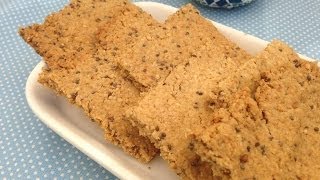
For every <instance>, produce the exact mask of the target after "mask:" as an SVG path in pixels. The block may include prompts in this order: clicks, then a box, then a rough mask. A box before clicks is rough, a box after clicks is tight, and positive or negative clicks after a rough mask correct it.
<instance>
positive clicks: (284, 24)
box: [0, 0, 320, 179]
mask: <svg viewBox="0 0 320 180" xmlns="http://www.w3.org/2000/svg"><path fill="white" fill-rule="evenodd" d="M0 2H1V3H0V8H1V9H0V179H3V178H7V179H35V178H37V177H38V178H40V179H52V178H57V179H79V178H83V179H116V177H115V176H113V175H112V174H111V173H110V172H108V171H107V170H105V169H103V168H102V167H101V166H99V165H98V164H97V163H95V162H94V161H92V160H91V159H89V158H88V157H87V156H86V155H84V154H83V153H81V152H80V151H78V150H77V149H76V148H75V147H73V146H72V145H70V144H69V143H67V142H66V141H65V140H63V139H62V138H60V137H59V136H58V135H56V134H55V133H54V132H52V131H51V130H50V129H48V128H47V127H46V126H45V125H43V124H42V123H41V122H40V121H39V120H38V118H37V117H36V116H35V115H34V114H33V113H32V112H31V110H30V109H29V107H28V105H27V102H26V99H25V95H24V87H25V83H26V79H27V77H28V75H29V73H30V72H31V70H32V69H33V68H34V67H35V65H36V64H37V63H38V62H39V61H40V60H41V58H40V57H39V56H38V55H37V54H36V53H35V52H34V51H33V50H32V49H31V48H30V47H29V46H28V45H26V44H25V43H24V42H23V40H22V39H21V38H20V37H19V35H18V33H17V32H18V27H20V26H25V25H28V24H31V23H34V22H42V21H43V19H44V17H45V16H47V15H48V14H49V13H50V12H53V11H57V10H58V9H60V8H62V7H63V6H64V5H65V4H66V3H67V0H50V1H42V0H9V1H8V0H2V1H0ZM157 2H161V3H165V4H169V5H172V6H175V7H179V6H181V5H183V4H186V3H188V2H191V0H189V1H188V0H176V1H171V0H157ZM196 5H198V4H196ZM199 8H200V10H201V11H202V13H203V15H204V16H206V17H208V18H210V19H214V20H215V21H217V22H220V23H222V24H225V25H227V26H231V27H233V28H235V29H238V30H241V31H244V32H246V33H248V34H252V35H255V36H257V37H260V38H262V39H265V40H268V41H270V40H272V39H274V38H277V39H281V40H284V41H286V42H287V43H289V44H290V45H292V46H293V47H294V48H295V49H296V50H297V51H298V52H300V53H301V54H305V55H307V56H309V57H312V58H315V59H320V19H319V18H318V17H320V11H319V9H320V3H319V2H317V1H314V0H306V1H304V2H303V3H300V2H299V1H278V0H256V1H254V2H253V3H251V4H249V5H248V6H244V7H241V8H236V9H233V10H217V9H210V8H206V7H203V6H200V7H199Z"/></svg>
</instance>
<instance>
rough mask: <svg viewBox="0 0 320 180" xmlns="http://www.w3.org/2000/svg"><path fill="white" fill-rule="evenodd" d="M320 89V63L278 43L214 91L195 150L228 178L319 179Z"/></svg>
mask: <svg viewBox="0 0 320 180" xmlns="http://www.w3.org/2000/svg"><path fill="white" fill-rule="evenodd" d="M319 88H320V71H319V68H318V67H317V65H316V64H315V63H311V62H307V61H304V60H302V59H300V58H299V57H298V55H297V54H296V53H294V52H293V50H292V49H291V48H289V47H288V46H287V45H286V44H284V43H282V42H280V41H274V42H272V43H271V44H270V45H269V46H268V47H267V48H266V49H265V50H264V52H262V53H261V54H260V55H259V56H258V57H256V58H254V59H252V60H250V61H248V62H247V63H245V64H244V65H243V66H242V67H240V68H239V70H238V71H237V72H235V73H233V74H232V75H231V76H230V77H229V78H227V79H226V80H225V81H222V82H221V83H219V85H218V86H217V88H215V89H213V91H212V94H211V98H212V99H211V101H212V109H213V113H212V114H213V116H214V117H213V118H212V124H211V125H209V126H207V127H204V128H203V129H201V130H200V133H195V134H194V135H193V136H192V139H193V142H192V143H191V144H192V149H193V150H194V151H196V153H197V154H198V155H200V156H201V158H202V160H204V161H206V162H210V163H211V165H212V167H211V169H212V172H213V174H214V175H216V174H217V176H220V178H222V179H225V178H226V179H239V178H240V179H319V178H320V174H319V172H320V165H319V162H320V151H319V150H318V148H319V146H320V140H319V139H320V132H319V128H320V101H319V98H320V91H319ZM218 174H219V175H218ZM221 174H222V176H221Z"/></svg>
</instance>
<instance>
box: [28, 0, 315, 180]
mask: <svg viewBox="0 0 320 180" xmlns="http://www.w3.org/2000/svg"><path fill="white" fill-rule="evenodd" d="M134 4H136V5H137V6H139V7H142V8H143V7H148V6H157V7H158V8H162V9H165V10H166V11H170V12H171V11H172V12H175V11H177V10H178V8H175V7H173V6H170V5H167V4H163V3H158V2H152V1H141V2H135V3H134ZM208 20H210V19H208ZM210 21H211V22H212V23H213V24H214V25H215V26H216V27H217V28H218V29H225V30H227V31H230V32H236V33H242V34H243V35H245V36H246V38H251V39H252V40H253V41H255V42H257V43H260V44H261V45H263V46H265V45H266V44H267V43H268V41H265V40H262V39H260V38H258V37H255V36H252V35H249V34H246V33H244V32H242V31H239V30H236V29H234V28H232V27H228V26H226V25H223V24H220V23H218V22H214V21H212V20H210ZM299 56H300V57H301V58H303V59H306V60H308V61H315V60H314V59H311V58H308V57H306V56H304V55H301V54H299ZM319 65H320V62H319ZM44 66H45V63H44V61H43V60H42V61H40V62H39V63H38V64H37V65H36V66H35V68H34V69H33V70H32V71H31V73H30V74H29V76H28V78H27V82H26V86H25V96H26V99H27V103H28V105H29V107H30V109H31V110H32V111H33V113H34V114H35V115H36V116H37V117H38V119H39V120H40V121H41V122H43V123H44V124H45V125H46V126H48V127H49V128H50V129H51V130H52V131H54V132H55V133H57V134H58V135H59V136H60V137H62V138H63V139H65V140H66V141H67V142H69V143H70V144H72V145H73V146H75V147H76V148H77V149H78V150H80V151H81V152H83V153H84V154H85V155H87V156H88V157H90V158H91V159H92V160H94V161H95V162H97V163H98V164H99V165H101V166H102V167H104V168H105V169H107V170H108V171H109V172H111V173H112V174H113V175H114V176H117V177H118V178H120V179H130V180H131V179H133V180H134V179H141V177H140V176H139V175H136V174H134V173H132V172H131V171H129V170H128V169H126V168H124V167H123V166H119V165H118V166H117V164H118V163H117V161H116V159H115V158H110V157H109V156H107V155H106V154H105V153H103V152H101V151H99V150H97V149H96V148H95V146H94V145H93V144H94V143H92V142H91V143H88V142H86V141H85V140H83V138H81V136H87V137H89V136H88V135H86V134H85V133H83V132H81V131H80V130H78V129H76V128H73V127H71V126H63V125H61V124H60V125H59V123H56V122H55V121H56V119H54V118H52V117H51V116H50V114H49V113H47V112H43V111H41V107H40V105H39V104H38V103H37V101H36V96H35V95H34V94H32V91H30V90H31V89H32V87H33V86H34V85H35V83H38V82H37V79H38V75H39V73H40V72H41V70H42V68H43V67H44ZM70 129H73V131H70ZM75 141H77V142H75ZM96 145H99V144H96ZM100 156H103V158H98V157H100Z"/></svg>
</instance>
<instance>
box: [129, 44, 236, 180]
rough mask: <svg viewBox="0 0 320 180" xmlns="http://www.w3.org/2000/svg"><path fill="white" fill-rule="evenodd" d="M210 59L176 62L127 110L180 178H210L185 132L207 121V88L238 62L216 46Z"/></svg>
mask: <svg viewBox="0 0 320 180" xmlns="http://www.w3.org/2000/svg"><path fill="white" fill-rule="evenodd" d="M204 48H208V49H210V50H214V51H215V52H216V53H215V55H214V56H212V57H210V58H203V57H204V56H202V58H199V57H191V58H190V60H189V62H187V63H185V64H183V65H179V66H177V67H176V69H175V70H174V71H172V73H171V74H170V75H169V76H168V77H167V78H166V80H165V81H164V82H162V83H161V84H159V85H157V86H156V87H154V88H152V89H151V90H150V91H149V92H148V93H147V94H146V96H145V97H144V98H143V99H142V100H141V101H140V102H139V105H138V106H137V107H135V108H133V109H131V110H129V111H128V117H129V119H130V120H131V121H132V123H133V124H134V125H135V126H137V127H138V128H139V130H140V133H141V134H142V135H145V136H147V137H149V138H150V139H151V141H152V142H154V143H155V145H156V147H158V148H159V149H160V154H161V156H162V157H163V158H164V159H165V160H166V161H167V162H168V163H169V165H170V166H171V167H172V168H173V169H175V171H176V172H177V173H178V175H180V176H181V177H182V178H183V179H212V178H214V177H213V175H212V173H211V171H210V166H209V164H208V163H206V162H202V161H201V160H200V157H199V156H197V155H196V154H195V153H194V151H192V150H190V144H189V143H188V135H190V134H191V133H192V132H193V131H194V130H195V129H198V128H201V127H202V126H206V125H207V124H210V121H211V120H212V118H213V116H212V110H211V109H210V108H209V107H208V103H210V102H209V100H210V96H209V94H210V90H211V89H212V88H213V87H214V86H215V85H216V84H217V83H218V82H219V81H221V80H222V79H223V78H224V77H225V76H226V75H227V74H229V73H231V72H233V71H235V70H236V68H237V63H235V62H234V61H233V60H232V59H230V58H226V57H225V56H224V54H223V53H222V52H220V53H218V52H219V51H221V50H220V49H219V48H218V47H216V48H214V47H205V46H204Z"/></svg>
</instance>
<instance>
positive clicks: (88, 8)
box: [21, 0, 158, 162]
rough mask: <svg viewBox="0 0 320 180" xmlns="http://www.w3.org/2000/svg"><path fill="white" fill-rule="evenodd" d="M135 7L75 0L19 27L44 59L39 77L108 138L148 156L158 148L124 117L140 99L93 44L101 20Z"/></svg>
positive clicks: (147, 158)
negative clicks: (37, 22) (37, 21)
mask: <svg viewBox="0 0 320 180" xmlns="http://www.w3.org/2000/svg"><path fill="white" fill-rule="evenodd" d="M126 9H129V10H126ZM137 11H139V12H141V13H143V12H142V11H141V10H140V9H139V8H138V7H136V6H134V5H133V4H131V3H128V2H126V1H112V0H111V1H96V0H83V1H74V2H72V3H71V4H70V5H69V6H67V7H66V8H64V9H63V10H61V11H60V12H58V13H56V14H53V15H51V16H49V17H48V18H47V19H46V21H45V22H44V24H42V25H34V26H31V27H28V28H26V29H22V30H21V35H22V36H23V37H24V39H25V40H26V41H27V42H28V43H29V44H31V45H32V46H33V47H34V48H35V49H36V51H37V52H39V54H40V55H42V56H43V58H44V60H45V61H46V63H47V65H48V67H47V68H46V69H44V70H43V72H42V73H41V74H40V77H39V82H40V83H42V84H44V85H45V86H48V87H50V88H52V89H54V90H55V91H56V92H58V93H59V94H61V95H63V96H65V97H67V98H68V100H69V101H70V102H72V103H74V104H76V105H78V106H79V107H81V108H82V109H83V110H84V111H85V112H86V114H87V115H88V116H89V117H90V118H91V119H92V120H93V121H95V122H97V123H99V124H100V125H101V127H102V128H103V129H104V131H105V137H106V139H108V140H109V141H110V142H112V143H113V144H115V145H118V146H119V147H121V148H122V149H123V150H124V151H125V152H127V153H129V154H131V155H132V156H133V157H136V158H137V159H139V160H140V161H143V162H148V161H150V160H151V159H152V158H153V157H154V156H155V155H156V153H157V151H158V150H157V149H156V148H155V147H154V146H153V144H152V143H151V142H150V140H149V139H147V138H145V137H143V136H140V135H139V133H138V129H137V128H135V127H133V126H132V125H131V124H130V123H129V121H127V120H125V119H124V111H125V110H126V109H127V107H129V106H132V105H133V104H135V103H136V102H137V101H139V100H140V93H139V90H138V89H137V88H135V87H134V86H133V85H132V83H130V82H129V81H127V80H126V79H124V78H123V76H122V75H120V73H121V71H120V70H119V69H118V68H117V66H116V65H115V64H114V63H113V61H111V60H110V59H112V57H107V56H101V55H100V53H99V51H98V50H97V48H96V47H95V44H97V42H96V39H95V34H96V31H97V26H98V25H99V24H100V22H101V23H102V21H112V17H113V16H115V17H114V18H116V16H117V15H116V14H122V13H123V12H126V13H127V16H129V17H131V16H133V15H135V14H136V12H137ZM149 18H151V17H150V16H149ZM56 32H58V33H56ZM60 45H62V46H60ZM78 50H79V51H78ZM60 57H63V58H62V59H61V58H60Z"/></svg>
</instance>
